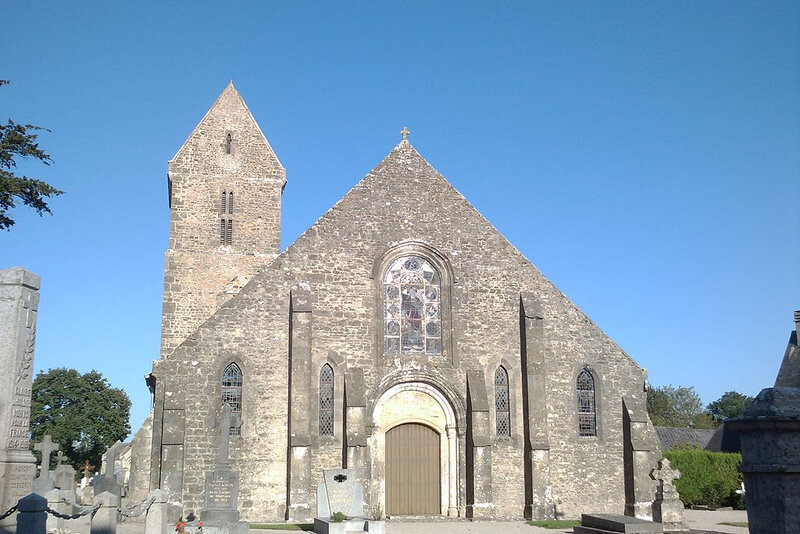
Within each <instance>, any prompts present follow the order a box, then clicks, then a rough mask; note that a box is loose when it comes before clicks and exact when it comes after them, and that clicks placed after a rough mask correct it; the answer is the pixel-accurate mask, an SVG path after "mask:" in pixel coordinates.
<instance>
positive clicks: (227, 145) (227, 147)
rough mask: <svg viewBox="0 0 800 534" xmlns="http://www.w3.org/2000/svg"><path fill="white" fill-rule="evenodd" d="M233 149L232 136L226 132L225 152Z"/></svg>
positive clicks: (228, 152)
mask: <svg viewBox="0 0 800 534" xmlns="http://www.w3.org/2000/svg"><path fill="white" fill-rule="evenodd" d="M231 150H233V136H232V135H231V134H228V135H226V136H225V153H226V154H230V153H231Z"/></svg>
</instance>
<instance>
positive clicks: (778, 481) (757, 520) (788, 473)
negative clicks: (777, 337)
mask: <svg viewBox="0 0 800 534" xmlns="http://www.w3.org/2000/svg"><path fill="white" fill-rule="evenodd" d="M794 323H795V329H794V331H792V332H791V333H790V334H789V343H788V345H787V347H786V353H785V354H784V356H783V362H782V363H781V368H780V370H779V371H778V376H777V378H776V379H775V386H774V387H772V388H767V389H764V390H762V391H761V393H759V394H758V396H757V397H756V399H755V401H753V404H751V405H750V407H749V408H747V410H746V411H745V412H744V416H743V417H741V418H738V419H733V420H729V421H726V423H725V424H726V425H728V426H730V428H732V429H733V430H736V431H738V432H739V442H740V444H741V448H742V466H741V467H740V468H739V469H740V470H741V472H742V474H743V475H744V488H745V491H746V494H745V496H746V503H747V520H748V523H749V527H750V532H751V533H752V534H767V533H769V534H789V533H790V532H792V533H796V532H800V506H798V503H800V349H798V340H797V334H798V332H800V310H798V311H795V312H794Z"/></svg>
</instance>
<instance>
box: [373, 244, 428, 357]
mask: <svg viewBox="0 0 800 534" xmlns="http://www.w3.org/2000/svg"><path fill="white" fill-rule="evenodd" d="M383 286H384V339H385V344H384V349H385V351H386V353H388V354H397V353H402V354H416V353H424V354H441V353H442V314H441V313H442V312H441V277H440V276H439V272H438V271H437V270H436V269H435V268H434V267H433V266H432V265H431V264H430V263H428V262H427V261H425V260H424V259H422V258H418V257H415V256H411V257H404V258H400V259H398V260H396V261H395V262H394V263H392V265H391V266H390V267H389V269H388V270H387V271H386V276H385V277H384V279H383Z"/></svg>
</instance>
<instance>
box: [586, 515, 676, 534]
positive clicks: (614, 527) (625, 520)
mask: <svg viewBox="0 0 800 534" xmlns="http://www.w3.org/2000/svg"><path fill="white" fill-rule="evenodd" d="M572 528H573V530H572V531H573V533H574V534H612V533H620V532H621V533H624V534H653V533H656V534H658V533H661V532H664V526H663V525H662V524H661V523H655V522H653V521H648V520H646V519H639V518H637V517H630V516H627V515H618V514H582V515H581V525H580V526H578V527H572Z"/></svg>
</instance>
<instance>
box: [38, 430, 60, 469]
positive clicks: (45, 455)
mask: <svg viewBox="0 0 800 534" xmlns="http://www.w3.org/2000/svg"><path fill="white" fill-rule="evenodd" d="M33 448H34V449H36V450H37V451H41V453H42V469H41V471H39V478H42V477H43V476H46V473H47V472H48V471H50V455H52V454H53V453H54V452H55V451H57V450H58V449H59V448H60V445H59V444H58V443H53V440H52V438H51V437H50V434H45V435H44V437H43V438H42V441H41V443H37V444H36V445H34V446H33Z"/></svg>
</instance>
